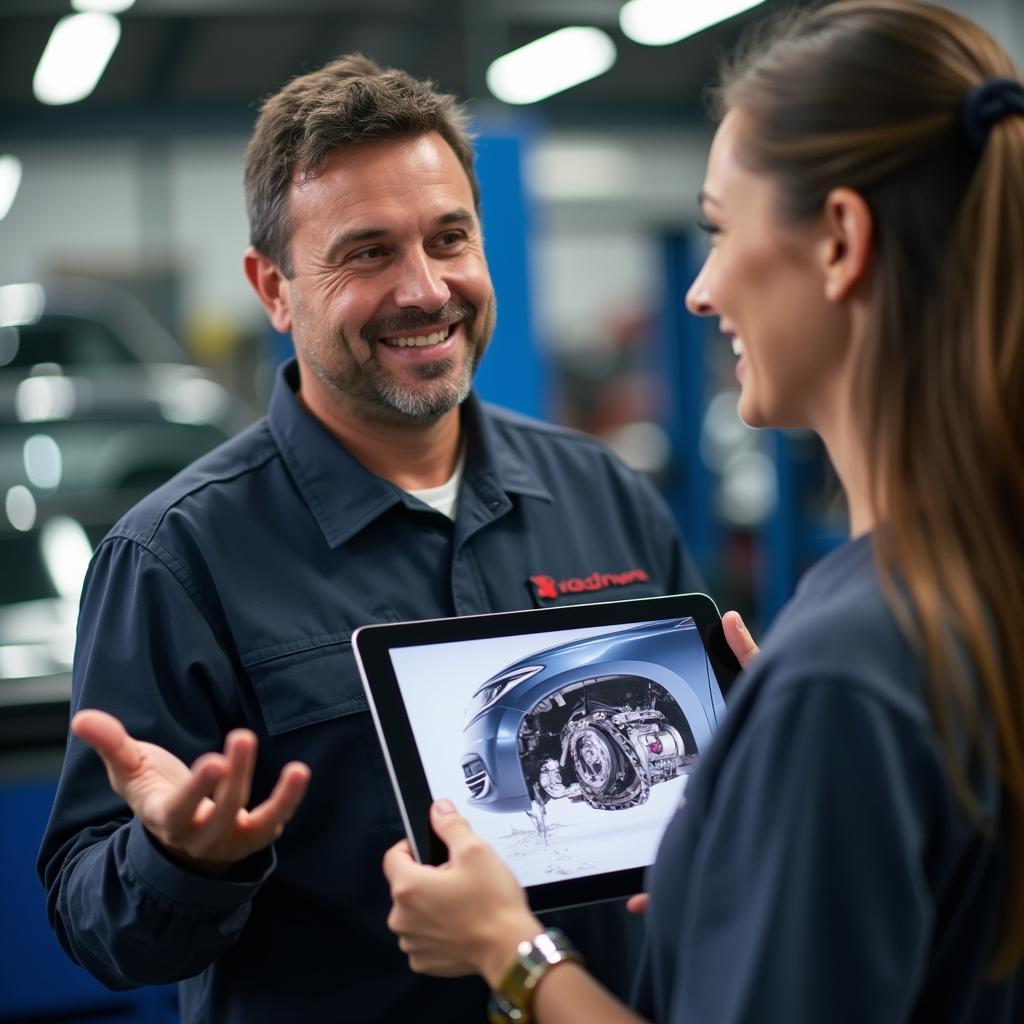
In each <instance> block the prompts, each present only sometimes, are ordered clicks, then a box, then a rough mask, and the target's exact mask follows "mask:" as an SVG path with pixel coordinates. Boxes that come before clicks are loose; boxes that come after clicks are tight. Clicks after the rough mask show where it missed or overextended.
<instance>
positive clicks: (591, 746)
mask: <svg viewBox="0 0 1024 1024" xmlns="http://www.w3.org/2000/svg"><path fill="white" fill-rule="evenodd" d="M567 740H568V748H569V751H570V754H571V756H572V762H573V767H574V768H575V769H576V780H577V782H578V783H579V787H580V793H581V795H582V796H583V799H584V800H586V802H587V803H588V804H590V806H591V807H596V808H598V809H600V810H606V811H611V810H620V809H622V808H626V807H635V806H637V805H638V804H642V803H646V801H647V798H648V796H650V791H651V786H650V782H649V780H648V777H647V772H646V770H645V769H644V767H643V765H642V764H641V763H640V759H639V757H638V756H637V754H636V751H635V750H634V749H633V747H632V744H631V743H630V742H629V737H628V736H627V735H626V733H625V732H624V731H623V730H622V729H621V728H619V726H618V725H617V724H616V723H614V722H612V721H609V720H608V718H607V717H606V716H605V715H604V713H603V712H598V713H597V714H594V715H590V716H587V717H586V718H583V719H577V720H576V721H575V722H573V723H571V724H570V726H569V732H568V736H567Z"/></svg>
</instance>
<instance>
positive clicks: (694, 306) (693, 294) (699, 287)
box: [686, 263, 715, 316]
mask: <svg viewBox="0 0 1024 1024" xmlns="http://www.w3.org/2000/svg"><path fill="white" fill-rule="evenodd" d="M707 266H708V265H707V263H705V264H704V265H703V266H702V267H701V268H700V273H698V274H697V276H696V277H695V278H694V280H693V284H691V285H690V287H689V289H688V290H687V292H686V308H687V309H688V310H689V311H690V312H691V313H693V315H694V316H711V315H712V314H713V313H714V312H715V307H714V306H713V305H712V304H711V299H710V298H709V297H708V289H707V281H706V271H707Z"/></svg>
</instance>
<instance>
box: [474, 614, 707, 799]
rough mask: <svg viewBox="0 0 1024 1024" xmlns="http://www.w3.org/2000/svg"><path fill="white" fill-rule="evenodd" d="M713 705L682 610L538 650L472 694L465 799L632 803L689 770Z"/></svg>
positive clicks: (704, 739)
mask: <svg viewBox="0 0 1024 1024" xmlns="http://www.w3.org/2000/svg"><path fill="white" fill-rule="evenodd" d="M723 712H724V704H723V702H722V698H721V695H720V693H719V691H718V686H717V684H716V682H715V680H714V676H713V675H712V674H711V670H710V667H709V666H708V663H707V659H706V657H705V655H704V649H703V646H702V644H701V642H700V638H699V636H698V635H697V629H696V624H695V623H694V621H693V619H692V618H683V619H669V620H664V621H659V622H651V623H645V624H643V625H640V626H636V627H633V628H630V629H625V630H619V631H616V632H611V633H603V634H600V635H598V636H593V637H589V638H587V639H583V640H574V641H571V642H569V643H565V644H560V645H558V646H556V647H551V648H548V649H545V650H541V651H537V652H536V653H534V654H531V655H529V656H528V657H526V658H523V659H521V660H519V661H517V662H515V663H513V664H511V665H509V666H507V667H506V668H504V669H503V670H502V671H501V672H499V673H498V674H497V675H495V676H492V677H491V678H490V679H488V680H487V681H486V682H485V683H483V684H481V685H480V686H479V687H478V688H477V689H476V690H475V691H474V693H473V696H472V698H471V700H470V704H469V708H468V712H467V722H466V725H465V728H464V730H463V734H464V737H465V741H466V742H465V752H464V753H463V755H462V774H463V778H464V780H465V783H466V786H467V788H468V789H469V802H470V805H471V806H474V807H479V808H481V809H485V810H489V811H500V812H508V811H527V812H531V811H533V810H538V809H539V810H543V808H544V806H545V805H546V804H547V803H548V802H549V801H551V800H559V799H568V800H570V801H572V802H579V801H584V802H586V803H587V804H589V805H590V806H591V807H594V808H597V809H599V810H621V809H624V808H627V807H636V806H638V805H640V804H643V803H646V801H647V800H648V798H649V796H650V791H651V787H652V786H654V785H657V784H659V783H662V782H667V781H669V780H671V779H674V778H677V777H678V776H680V775H683V774H685V773H687V772H688V771H689V770H690V767H691V765H692V764H693V763H694V762H695V760H696V757H697V754H698V752H699V751H700V750H701V749H702V748H703V747H704V746H705V745H706V744H707V743H708V741H709V740H710V739H711V735H712V733H713V731H714V730H715V728H716V727H717V724H718V720H719V716H720V715H721V714H722V713H723Z"/></svg>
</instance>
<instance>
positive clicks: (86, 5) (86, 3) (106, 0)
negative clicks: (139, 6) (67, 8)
mask: <svg viewBox="0 0 1024 1024" xmlns="http://www.w3.org/2000/svg"><path fill="white" fill-rule="evenodd" d="M133 3H135V0H71V6H72V7H73V8H74V9H75V10H76V11H85V12H88V11H99V13H100V14H121V13H123V12H124V11H127V10H128V8H129V7H131V5H132V4H133Z"/></svg>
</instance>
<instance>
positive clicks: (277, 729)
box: [247, 640, 367, 736]
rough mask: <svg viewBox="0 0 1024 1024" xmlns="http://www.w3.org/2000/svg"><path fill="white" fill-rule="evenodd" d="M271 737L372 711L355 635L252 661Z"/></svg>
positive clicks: (252, 674) (255, 685) (251, 672)
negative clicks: (355, 648)
mask: <svg viewBox="0 0 1024 1024" xmlns="http://www.w3.org/2000/svg"><path fill="white" fill-rule="evenodd" d="M247 670H248V673H249V678H250V680H251V681H252V685H253V689H254V690H255V691H256V696H257V698H258V700H259V703H260V710H261V711H262V713H263V722H264V724H265V725H266V727H267V732H268V733H269V734H270V735H271V736H275V735H277V734H278V733H283V732H288V731H290V730H292V729H299V728H301V727H302V726H304V725H314V724H315V723H317V722H323V721H326V720H327V719H329V718H340V717H341V716H343V715H353V714H358V713H359V712H362V711H366V710H367V703H366V694H365V693H364V692H363V684H362V681H361V680H360V678H359V670H358V669H357V668H356V661H355V655H354V654H353V653H352V643H351V641H350V640H338V641H334V642H331V643H326V644H322V645H319V646H316V647H312V648H310V649H308V650H304V651H299V652H296V653H291V654H280V655H277V656H276V657H273V658H268V659H266V660H264V661H259V662H257V663H256V664H254V665H249V666H247Z"/></svg>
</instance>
